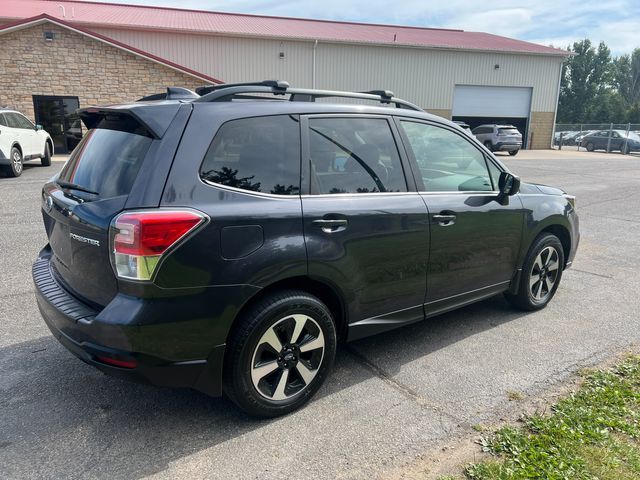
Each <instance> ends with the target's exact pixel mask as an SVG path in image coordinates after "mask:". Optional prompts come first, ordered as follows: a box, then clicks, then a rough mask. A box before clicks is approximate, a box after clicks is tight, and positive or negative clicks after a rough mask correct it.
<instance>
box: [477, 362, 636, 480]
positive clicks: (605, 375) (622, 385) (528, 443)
mask: <svg viewBox="0 0 640 480" xmlns="http://www.w3.org/2000/svg"><path fill="white" fill-rule="evenodd" d="M639 421H640V356H633V357H629V358H628V359H627V360H625V361H623V362H622V363H621V364H619V365H617V366H616V367H613V368H611V369H608V370H604V371H589V372H585V379H584V383H583V385H582V386H581V387H580V389H579V390H578V391H577V392H576V393H574V394H572V395H571V396H569V397H567V398H565V399H563V400H561V401H560V402H558V404H557V405H555V406H554V407H553V409H552V412H551V414H550V415H548V416H543V415H532V416H529V417H526V418H525V419H524V426H523V427H519V428H516V427H512V426H507V427H503V428H501V429H500V430H498V431H497V432H495V433H493V434H492V435H490V436H487V437H483V439H482V441H481V443H482V446H483V450H485V451H486V452H489V453H491V454H493V455H495V458H493V459H490V460H489V461H486V462H482V463H477V464H471V465H469V466H468V467H467V468H466V469H465V475H466V476H467V478H470V479H474V480H475V479H478V480H480V479H482V480H484V479H499V480H503V479H505V480H506V479H520V478H545V479H601V480H605V479H612V480H613V479H616V480H625V479H638V478H640V423H639Z"/></svg>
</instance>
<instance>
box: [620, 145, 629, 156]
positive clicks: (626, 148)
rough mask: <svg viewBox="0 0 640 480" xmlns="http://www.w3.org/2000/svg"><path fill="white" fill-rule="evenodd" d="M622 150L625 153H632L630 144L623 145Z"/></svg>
mask: <svg viewBox="0 0 640 480" xmlns="http://www.w3.org/2000/svg"><path fill="white" fill-rule="evenodd" d="M620 152H621V153H622V154H623V155H629V153H631V147H629V144H627V145H623V146H622V148H621V149H620Z"/></svg>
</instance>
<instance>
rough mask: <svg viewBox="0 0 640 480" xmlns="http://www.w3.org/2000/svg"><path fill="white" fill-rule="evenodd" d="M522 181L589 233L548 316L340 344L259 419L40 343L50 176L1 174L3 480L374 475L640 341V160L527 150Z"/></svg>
mask: <svg viewBox="0 0 640 480" xmlns="http://www.w3.org/2000/svg"><path fill="white" fill-rule="evenodd" d="M500 158H501V159H502V160H504V161H505V163H506V164H508V165H509V167H510V168H511V169H512V170H513V171H514V172H515V173H516V174H519V175H520V176H521V177H522V178H523V180H529V181H536V182H540V183H546V184H551V185H557V186H560V187H562V188H564V189H565V190H566V191H568V192H570V193H572V194H575V195H577V197H578V212H579V214H580V219H581V231H582V241H581V245H580V248H579V251H578V255H577V258H576V260H575V263H574V267H573V268H571V269H570V270H568V271H566V272H565V276H564V277H563V280H562V284H561V286H560V288H559V290H558V292H557V295H556V297H555V299H554V300H553V301H552V302H551V304H550V305H549V306H548V307H547V308H546V309H545V310H543V311H540V312H536V313H528V314H526V313H522V312H517V311H514V310H512V309H511V308H509V307H508V306H507V304H506V303H505V301H504V300H503V299H502V298H501V297H497V298H493V299H489V300H487V301H484V302H482V303H479V304H476V305H472V306H470V307H467V308H464V309H462V310H458V311H456V312H452V313H449V314H446V315H443V316H440V317H437V318H433V319H431V320H429V321H426V322H423V323H420V324H416V325H412V326H409V327H406V328H403V329H400V330H396V331H394V332H391V333H388V334H384V335H381V336H377V337H373V338H369V339H365V340H361V341H358V342H356V343H353V344H350V345H348V346H343V347H342V348H341V349H340V350H339V354H338V358H337V362H336V368H335V371H334V373H333V375H332V376H331V378H330V380H329V381H328V383H327V384H326V385H325V386H324V387H323V389H322V390H321V391H320V392H319V395H318V396H317V397H316V399H315V400H314V401H312V402H311V403H310V404H309V405H308V406H307V407H306V408H304V409H302V410H301V411H298V412H296V413H294V414H292V415H289V416H287V417H284V418H280V419H276V420H269V421H256V420H254V419H250V418H248V417H246V416H244V415H243V414H241V413H240V412H239V411H238V410H237V409H236V408H235V407H233V406H232V405H231V404H230V403H229V402H227V401H226V400H224V399H210V398H208V397H206V396H204V395H201V394H199V393H195V392H191V391H188V390H171V389H161V388H155V387H151V386H144V385H137V384H132V383H127V382H124V381H120V380H117V379H113V378H109V377H106V376H104V375H103V374H101V373H100V372H98V371H97V370H95V369H93V368H92V367H89V366H87V365H85V364H83V363H82V362H80V361H79V360H77V359H76V358H75V357H73V356H72V355H71V354H70V353H68V352H67V351H66V350H65V349H64V348H63V347H62V346H60V345H59V344H58V343H57V341H55V340H54V339H53V337H52V336H51V335H50V334H49V331H48V330H47V328H46V327H45V325H44V323H43V321H42V320H41V318H40V314H39V312H38V309H37V307H36V304H35V299H34V294H33V285H32V281H31V273H30V268H31V262H32V261H33V259H35V257H36V255H37V253H38V251H39V249H40V248H41V247H42V246H43V245H44V244H45V242H46V238H45V233H44V229H43V227H42V224H41V218H40V212H39V208H40V196H39V191H40V187H41V185H42V183H43V182H44V181H45V180H46V179H47V178H49V177H50V176H51V175H53V174H54V173H55V171H57V169H59V168H60V167H61V166H62V163H61V162H54V163H53V166H52V167H49V168H42V167H39V166H37V165H35V164H34V166H29V165H27V166H26V167H25V171H24V174H23V175H22V177H20V178H17V179H10V178H0V287H1V290H0V478H7V479H14V478H16V479H17V478H20V479H24V478H109V479H118V478H123V479H125V478H126V479H133V478H143V477H144V478H147V477H151V478H274V479H275V478H277V479H282V478H290V479H291V478H378V477H385V476H386V474H388V473H389V472H392V471H397V470H398V469H399V468H402V466H403V465H405V464H410V463H412V462H413V461H414V460H415V459H416V458H417V457H419V456H420V455H422V454H423V453H424V452H426V451H429V450H430V449H433V448H435V447H437V446H439V445H442V444H444V443H446V442H450V441H451V440H452V439H453V438H455V437H458V436H464V435H469V434H470V433H471V432H472V429H471V427H472V426H473V425H475V424H478V423H491V422H492V421H495V420H496V419H498V418H501V417H503V416H505V415H507V414H508V413H509V412H513V411H515V410H517V409H518V408H519V405H518V402H512V401H509V398H508V397H509V395H508V393H509V392H522V393H523V394H524V395H525V396H527V397H531V396H535V395H537V394H540V393H541V392H543V391H545V389H547V388H549V387H551V386H553V385H555V384H557V383H559V382H562V381H563V380H565V379H567V377H569V376H570V375H571V374H572V372H574V371H576V370H578V369H579V368H581V367H585V366H589V365H593V364H595V363H597V362H599V361H601V360H603V359H605V358H606V357H608V356H610V355H611V354H613V353H616V352H619V351H621V350H624V349H626V348H627V347H629V346H630V345H634V344H637V343H639V342H640V328H639V327H640V296H639V295H638V292H639V291H640V290H639V289H640V275H638V268H640V241H639V238H640V157H638V156H623V155H619V154H599V153H584V152H580V153H578V152H574V151H561V152H553V151H548V152H547V151H527V152H524V151H523V152H521V153H520V154H519V155H518V156H517V157H513V158H512V157H508V156H506V157H505V156H501V157H500Z"/></svg>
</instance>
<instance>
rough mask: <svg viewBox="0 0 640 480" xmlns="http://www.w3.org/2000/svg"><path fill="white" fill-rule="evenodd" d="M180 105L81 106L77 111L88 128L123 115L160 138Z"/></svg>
mask: <svg viewBox="0 0 640 480" xmlns="http://www.w3.org/2000/svg"><path fill="white" fill-rule="evenodd" d="M180 107H181V104H180V103H168V102H167V103H156V104H149V103H146V104H145V103H141V104H130V105H114V106H107V107H88V108H81V109H79V110H77V113H78V115H79V116H80V119H81V120H82V122H83V123H84V124H85V126H86V127H87V128H89V129H91V128H98V127H99V126H100V123H101V122H103V121H104V120H109V119H110V118H116V117H123V116H124V117H129V118H130V119H132V120H133V121H135V122H136V123H137V124H138V125H140V126H141V127H142V128H143V129H144V130H146V131H147V132H148V133H149V134H150V135H151V136H152V137H154V138H162V136H163V135H164V133H165V132H166V131H167V128H169V125H171V122H172V121H173V118H174V117H175V116H176V114H177V113H178V110H179V109H180Z"/></svg>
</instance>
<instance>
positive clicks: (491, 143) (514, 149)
mask: <svg viewBox="0 0 640 480" xmlns="http://www.w3.org/2000/svg"><path fill="white" fill-rule="evenodd" d="M471 133H473V134H474V135H475V136H476V138H477V139H478V140H479V141H480V142H482V144H484V146H485V147H487V148H488V149H489V150H491V151H492V152H498V151H502V152H509V155H511V156H513V155H516V154H517V153H518V152H519V151H520V149H521V148H522V134H521V133H520V132H519V131H518V129H517V128H516V127H514V126H513V125H480V126H479V127H476V128H474V129H473V130H472V132H471Z"/></svg>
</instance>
